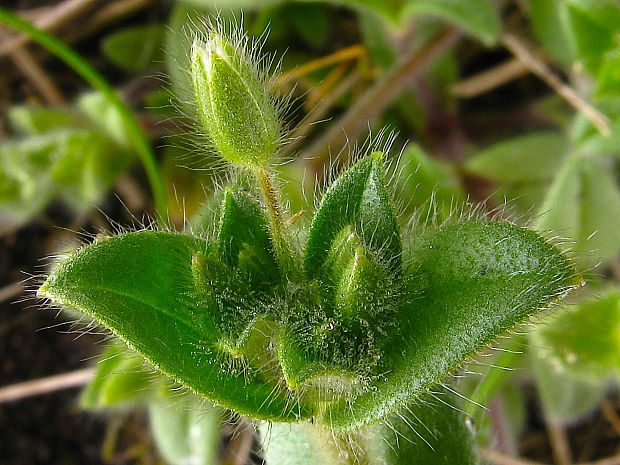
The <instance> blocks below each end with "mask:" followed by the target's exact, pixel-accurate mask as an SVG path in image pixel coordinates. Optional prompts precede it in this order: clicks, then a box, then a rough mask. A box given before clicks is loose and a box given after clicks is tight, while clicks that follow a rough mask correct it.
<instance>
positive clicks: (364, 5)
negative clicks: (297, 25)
mask: <svg viewBox="0 0 620 465" xmlns="http://www.w3.org/2000/svg"><path fill="white" fill-rule="evenodd" d="M298 1H304V2H313V1H316V0H298ZM323 1H324V2H329V3H331V4H336V5H343V6H346V7H349V8H355V9H359V10H374V11H376V12H378V13H379V14H381V15H382V16H383V17H384V18H386V19H388V20H389V21H391V22H393V23H398V22H399V21H400V12H401V10H402V5H403V0H323Z"/></svg>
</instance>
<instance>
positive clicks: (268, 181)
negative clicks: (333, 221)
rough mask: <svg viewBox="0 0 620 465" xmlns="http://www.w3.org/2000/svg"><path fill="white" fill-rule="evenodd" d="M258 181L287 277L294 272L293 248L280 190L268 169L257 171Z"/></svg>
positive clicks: (279, 257)
mask: <svg viewBox="0 0 620 465" xmlns="http://www.w3.org/2000/svg"><path fill="white" fill-rule="evenodd" d="M257 176H258V181H259V183H260V187H261V189H262V191H263V195H264V197H265V203H266V205H267V211H268V212H269V225H270V227H271V235H272V237H273V242H274V246H275V249H276V255H277V257H278V261H279V262H280V266H281V267H282V271H283V273H284V274H285V275H290V274H291V272H292V271H293V267H292V264H291V248H290V245H289V242H288V238H287V237H286V233H285V231H284V229H285V226H284V219H283V218H282V209H281V208H280V199H279V195H278V190H277V189H276V186H275V183H274V182H273V175H272V174H271V172H270V171H269V169H267V168H260V169H259V170H258V171H257Z"/></svg>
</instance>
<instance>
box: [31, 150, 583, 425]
mask: <svg viewBox="0 0 620 465" xmlns="http://www.w3.org/2000/svg"><path fill="white" fill-rule="evenodd" d="M389 197H390V196H389V193H388V191H387V189H386V187H385V184H384V174H383V168H382V160H381V155H380V154H378V153H377V154H372V155H369V156H367V157H365V158H363V159H361V160H360V161H358V162H357V163H355V164H354V165H353V166H352V167H351V168H350V169H349V170H347V171H346V172H345V173H344V174H343V175H341V176H340V177H339V178H338V179H337V180H336V181H335V182H334V183H333V184H332V185H331V187H330V188H329V189H328V191H327V192H326V193H325V195H324V197H323V199H322V202H321V205H320V207H319V209H318V211H317V212H316V215H315V217H314V220H313V222H312V226H311V228H310V231H309V233H308V238H307V242H306V247H305V251H304V253H305V256H304V259H303V266H302V264H301V259H299V258H298V257H297V256H296V255H295V254H294V252H293V253H292V255H293V256H292V257H290V259H291V261H292V263H296V261H299V262H300V263H298V266H297V267H295V266H293V267H292V268H291V267H289V268H287V267H282V266H280V263H279V260H278V258H276V254H275V253H274V246H273V243H272V238H271V237H270V233H269V227H268V224H267V220H266V217H265V213H264V209H263V207H262V206H261V204H260V203H259V202H258V201H257V200H256V198H255V197H254V196H253V195H251V194H250V193H248V192H246V191H243V190H241V189H236V188H229V189H227V190H226V191H225V192H224V195H223V200H222V205H221V212H220V227H219V231H218V232H217V234H216V235H215V236H214V237H207V238H201V237H196V236H193V235H189V234H181V233H172V232H157V231H140V232H134V233H127V234H121V235H118V236H114V237H111V238H108V239H106V240H104V241H101V242H98V243H95V244H91V245H88V246H86V247H84V248H82V249H81V250H79V251H77V252H76V253H74V254H73V255H71V256H69V257H68V258H67V259H65V260H64V261H62V262H61V263H60V264H59V265H58V266H57V267H56V268H55V269H54V271H53V272H52V274H51V275H50V276H49V278H48V279H47V281H46V282H45V283H44V284H43V286H42V287H41V288H40V290H39V295H40V296H43V297H47V298H49V299H51V300H52V301H54V302H56V303H59V304H63V305H67V306H69V307H72V308H76V309H78V310H81V311H83V312H85V313H87V314H89V315H91V316H93V317H94V318H95V319H96V320H98V321H99V322H100V323H102V324H103V325H105V326H106V327H108V328H109V329H111V330H112V331H113V332H114V333H115V334H116V335H117V336H119V337H120V338H121V339H123V340H124V341H125V342H126V343H127V344H128V345H129V346H130V347H132V348H133V349H134V350H136V351H137V352H139V353H140V354H142V355H143V356H144V357H145V358H146V359H147V360H149V361H150V362H151V363H152V364H153V365H154V366H156V367H157V368H158V369H159V370H161V371H162V372H164V373H166V374H168V375H169V376H171V377H172V378H174V379H175V380H177V381H179V382H180V383H182V384H183V385H185V386H187V387H189V388H190V389H192V390H193V391H195V392H196V393H198V394H201V395H203V396H205V397H207V398H209V399H210V400H212V401H214V402H215V403H217V404H220V405H222V406H224V407H227V408H230V409H232V410H234V411H237V412H239V413H241V414H244V415H248V416H250V417H253V418H259V419H266V420H272V421H298V420H301V419H305V418H311V417H315V418H316V419H317V420H319V421H321V422H323V423H325V424H327V425H329V426H330V427H332V428H334V429H336V430H347V429H351V428H356V427H360V426H363V425H364V424H368V423H370V422H373V421H375V420H378V419H381V418H384V417H386V416H387V415H389V414H390V413H391V412H393V411H395V410H396V409H398V408H399V407H401V406H403V405H404V404H406V403H408V402H410V401H411V400H412V399H414V398H416V397H417V396H419V395H420V394H421V393H423V392H425V391H426V390H428V389H429V388H430V387H431V386H433V385H434V384H436V383H437V382H439V381H440V379H441V378H442V377H443V376H445V375H446V374H448V373H449V372H450V371H451V370H453V369H454V368H456V367H457V366H458V365H459V364H461V363H463V362H464V361H465V360H466V359H467V358H468V357H469V356H471V355H472V354H473V353H475V352H476V351H478V350H480V349H481V348H482V347H484V346H485V345H486V344H488V343H489V342H490V341H492V340H493V339H495V338H496V337H498V336H499V335H501V334H502V333H504V332H505V331H506V330H507V329H509V328H511V327H512V326H514V325H515V324H516V323H518V322H520V321H522V320H523V319H525V318H527V317H528V316H529V315H531V314H533V313H534V312H536V311H537V310H539V309H541V308H543V307H545V306H547V305H549V304H550V303H551V302H552V301H553V300H555V299H557V298H559V297H560V296H561V295H563V294H564V293H566V292H567V291H568V290H569V289H570V288H571V287H572V286H573V285H575V283H576V276H575V272H574V270H573V267H572V266H571V265H570V263H569V262H568V261H567V259H566V258H565V257H564V256H563V255H562V254H561V253H560V252H558V250H556V248H555V247H554V246H552V245H551V244H549V243H547V242H546V241H545V240H543V239H542V238H541V237H539V236H538V235H537V234H535V233H534V232H532V231H529V230H526V229H523V228H520V227H517V226H514V225H511V224H509V223H504V222H483V221H479V220H475V221H465V222H461V223H455V224H450V225H445V226H442V227H432V226H428V227H424V228H422V227H420V228H419V229H421V231H420V232H418V231H415V232H414V233H413V234H411V233H410V234H407V235H406V237H403V238H402V239H403V240H402V241H401V235H400V234H399V231H398V226H397V222H396V220H395V218H394V214H393V211H392V207H391V203H390V198H389Z"/></svg>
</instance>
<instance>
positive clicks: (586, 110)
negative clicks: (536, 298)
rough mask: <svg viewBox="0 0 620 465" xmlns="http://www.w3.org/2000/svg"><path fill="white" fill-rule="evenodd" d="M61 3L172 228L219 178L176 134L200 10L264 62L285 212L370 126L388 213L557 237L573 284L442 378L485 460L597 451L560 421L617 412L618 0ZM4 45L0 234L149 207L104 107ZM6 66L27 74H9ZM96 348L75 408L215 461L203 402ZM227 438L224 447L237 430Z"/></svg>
mask: <svg viewBox="0 0 620 465" xmlns="http://www.w3.org/2000/svg"><path fill="white" fill-rule="evenodd" d="M35 3H36V2H35ZM69 3H70V1H69V0H65V1H64V2H60V3H58V4H54V3H51V4H43V5H38V4H34V3H33V2H25V3H23V4H22V3H20V2H17V5H16V6H15V7H16V9H20V11H22V12H25V13H29V14H30V17H31V18H33V19H34V20H35V24H36V23H37V21H39V23H40V24H45V21H44V18H45V15H44V14H43V11H45V13H46V14H49V15H53V14H54V13H56V14H61V13H62V12H61V13H59V10H61V8H66V7H67V4H69ZM73 3H77V4H79V3H80V2H73ZM82 3H83V4H86V5H82V10H80V11H79V12H78V13H79V14H77V15H75V17H76V18H78V20H79V21H82V23H80V22H79V21H77V22H76V19H75V18H69V19H68V20H67V21H66V22H68V23H69V24H73V25H74V26H75V27H74V28H73V29H71V28H68V27H65V26H64V24H65V22H62V23H60V26H58V25H56V26H55V27H56V30H55V33H56V34H58V35H59V36H60V37H62V38H63V39H64V40H66V41H69V42H73V43H76V44H77V46H78V50H80V51H82V52H83V54H84V55H85V57H86V58H87V59H88V60H90V61H91V62H92V63H93V64H94V65H95V66H96V67H97V68H99V69H101V70H102V72H103V73H104V74H105V75H106V77H107V78H108V79H110V81H111V82H112V83H113V84H114V85H115V86H117V88H118V89H119V91H120V92H121V94H122V96H123V98H124V100H125V101H126V102H127V103H128V104H129V105H130V106H131V107H132V108H133V109H134V111H135V114H136V116H137V118H138V120H139V121H140V123H141V125H142V128H143V129H144V131H145V132H146V134H147V135H148V137H149V139H150V140H151V142H152V144H153V147H155V148H156V154H157V157H158V164H159V167H160V170H161V173H162V176H163V178H164V182H165V186H166V189H167V193H168V205H167V207H168V215H169V218H170V222H171V223H172V224H173V225H175V227H177V228H182V227H183V225H184V224H185V223H186V222H187V221H189V220H190V219H191V223H192V224H193V225H194V227H195V228H201V227H202V226H201V225H203V224H205V223H208V222H209V221H211V219H212V214H211V213H210V212H211V211H212V207H211V205H212V202H213V200H210V196H211V192H213V186H214V184H216V183H218V182H220V181H221V180H222V179H223V178H224V177H225V173H226V170H225V168H224V167H223V166H222V164H221V163H220V162H218V161H217V158H216V157H214V156H213V155H211V154H209V152H208V149H207V147H206V146H205V143H204V141H203V140H202V138H201V136H200V134H196V130H195V129H194V125H193V121H192V119H193V111H194V110H193V108H192V107H191V105H189V104H188V103H187V102H188V101H189V97H188V92H190V90H189V89H190V87H191V86H190V83H189V82H188V79H189V75H188V73H187V62H188V50H189V47H190V46H191V41H192V37H191V34H192V30H194V29H195V28H196V27H198V28H200V25H201V22H202V21H203V19H202V18H208V17H210V16H214V15H218V14H219V17H220V18H221V19H222V20H224V21H232V22H235V23H238V24H239V25H240V26H241V27H243V29H244V30H245V31H247V33H248V34H249V35H251V36H257V37H261V40H262V41H263V42H264V51H265V52H269V53H276V54H277V57H278V58H277V59H276V60H275V62H273V63H265V66H266V67H268V68H270V69H271V70H274V69H276V68H278V69H279V75H278V77H277V79H275V80H274V81H273V82H272V85H273V86H274V91H276V92H278V93H279V94H281V95H282V96H283V97H287V98H290V99H291V102H292V105H291V109H290V111H289V112H288V113H287V121H288V129H289V134H288V135H289V138H288V141H287V144H286V145H285V146H284V148H283V150H282V153H281V161H282V163H281V166H280V168H279V171H280V173H279V174H280V180H281V183H282V188H283V190H284V191H285V194H286V196H287V197H288V198H289V199H290V205H289V206H288V208H289V210H290V212H291V213H295V212H299V211H302V210H305V211H308V210H312V209H313V208H314V192H315V189H319V188H321V186H322V185H323V184H322V179H323V178H324V177H326V176H329V173H330V170H331V169H334V168H336V167H338V166H340V165H342V164H343V163H345V162H346V160H347V158H348V157H349V156H350V155H349V154H350V153H351V151H354V150H355V147H362V146H364V144H365V142H364V141H365V140H367V139H366V138H367V136H368V134H369V133H372V134H374V136H372V137H374V138H380V137H381V134H382V131H383V130H382V128H387V131H388V132H390V131H393V133H392V134H393V136H390V137H389V138H388V139H389V140H390V141H391V144H392V149H391V151H390V153H389V156H388V159H389V160H390V163H391V173H392V174H393V176H394V181H393V184H394V187H395V192H396V194H395V199H396V201H397V203H398V206H399V210H400V211H401V213H402V214H403V215H402V217H403V218H405V217H408V216H409V215H410V214H415V215H416V217H417V218H418V219H419V221H420V222H424V221H433V222H441V221H443V220H445V219H446V218H448V217H450V216H451V215H459V214H466V212H468V211H469V210H470V209H471V207H468V206H467V205H478V208H479V209H480V210H481V211H482V212H485V213H486V214H488V215H489V216H499V217H502V218H507V219H510V220H512V221H515V222H517V223H520V224H523V225H527V226H529V227H531V228H534V229H536V230H538V231H540V232H542V233H543V234H545V235H547V236H548V237H549V238H552V239H553V240H554V241H556V242H557V243H558V244H561V246H562V247H565V248H567V249H568V250H569V253H570V254H571V256H572V257H573V259H574V260H575V262H576V263H577V264H578V266H579V268H580V270H581V272H582V274H583V276H584V279H585V280H586V281H587V286H585V287H584V288H583V289H581V290H580V291H578V292H577V293H575V294H574V295H573V296H572V297H571V298H570V300H569V301H568V302H566V303H564V304H562V306H561V307H559V308H556V309H554V310H553V312H551V313H549V315H548V316H546V317H543V321H542V322H543V323H544V324H540V325H539V324H536V325H533V326H531V327H524V328H518V329H517V330H516V331H515V332H514V333H512V334H509V335H506V337H505V338H503V339H502V340H500V341H498V342H497V344H496V347H495V349H497V350H494V351H489V352H487V353H484V354H481V356H480V357H479V360H476V361H474V362H472V364H471V365H470V366H469V368H468V369H469V370H470V371H473V372H476V373H478V374H479V375H467V376H463V377H456V378H455V381H454V384H455V386H456V388H457V389H458V390H459V392H460V393H461V394H462V395H463V396H464V397H466V398H467V399H470V401H466V402H464V406H463V408H464V410H465V412H466V413H467V414H469V415H470V416H471V419H472V422H473V424H475V427H476V430H477V438H478V441H479V444H480V447H481V451H483V452H484V451H486V455H485V453H483V457H486V459H488V460H490V461H494V459H493V457H495V456H493V453H499V454H502V456H518V455H519V454H525V455H527V454H529V455H530V456H532V458H536V459H539V460H541V461H544V460H547V461H548V460H554V461H555V463H560V464H563V465H564V464H569V463H573V460H578V459H581V460H586V459H588V458H594V457H601V456H602V455H605V454H607V455H609V453H610V451H609V450H607V449H605V450H604V451H603V450H601V451H600V452H598V451H597V447H596V446H594V447H591V449H593V450H589V451H585V452H584V451H583V450H582V449H580V448H579V447H580V446H579V447H578V445H577V444H578V441H575V440H574V438H572V437H569V436H567V431H573V430H574V429H575V428H577V427H578V425H580V424H583V423H584V422H585V423H587V422H588V421H591V418H592V416H593V415H594V413H593V412H596V411H599V410H601V409H602V411H603V412H604V413H605V415H607V417H608V418H611V420H610V421H612V423H613V421H617V422H618V423H617V424H616V427H618V426H619V425H620V420H619V419H618V416H617V415H616V413H615V410H614V408H611V409H610V402H611V400H613V399H616V398H617V386H618V379H619V378H618V373H619V369H620V357H619V354H620V287H619V282H618V281H619V280H620V257H619V252H620V190H619V178H618V175H619V171H618V160H619V155H620V2H618V1H617V0H340V1H322V2H320V1H285V0H219V1H213V0H186V1H177V2H171V1H166V2H156V1H146V0H145V1H142V2H137V3H136V2H134V3H136V5H135V6H133V9H131V8H127V9H126V10H125V14H124V15H120V14H117V16H114V14H115V13H114V11H115V10H111V9H110V8H111V7H112V6H114V5H116V7H117V9H120V8H122V7H123V6H125V7H126V6H127V5H125V3H127V2H126V1H125V2H123V1H116V2H111V3H110V4H103V5H100V6H98V7H97V8H100V9H99V10H97V8H93V6H92V5H90V4H97V3H101V2H96V1H94V2H90V4H88V2H82ZM138 3H139V4H138ZM33 7H37V8H39V9H40V10H39V12H37V9H36V8H33ZM89 8H90V10H89ZM106 8H107V10H106ZM45 9H47V10H45ZM106 12H107V15H108V16H107V17H105V16H103V13H106ZM87 13H88V14H87ZM80 15H81V16H80ZM89 15H90V16H89ZM98 15H99V16H98ZM80 18H81V19H80ZM89 18H91V19H89ZM92 18H95V20H93V19H92ZM97 18H98V19H97ZM106 18H107V19H106ZM57 21H58V20H57ZM71 21H73V23H71ZM97 21H99V22H97ZM80 26H81V27H82V29H80ZM89 26H90V27H91V30H90V31H89V30H88V27H89ZM41 27H43V26H41ZM48 28H51V29H54V28H52V27H48ZM3 32H4V31H3ZM14 38H15V36H11V35H8V31H7V34H3V35H2V36H1V37H0V39H1V40H2V41H4V42H1V43H0V56H3V58H2V59H4V60H7V56H8V57H9V58H11V59H12V60H13V61H14V62H15V64H17V65H18V66H17V67H14V68H15V69H13V68H11V71H10V72H8V71H7V72H6V73H4V74H5V76H3V77H2V78H1V79H2V80H1V81H0V82H2V84H1V86H0V88H1V89H2V126H1V129H2V132H1V133H0V135H1V136H2V140H1V141H0V234H2V237H3V238H7V237H11V236H12V235H15V234H20V231H24V230H27V228H28V227H31V225H33V224H50V223H53V224H57V225H59V226H61V227H63V228H65V227H68V228H71V229H74V230H84V231H86V232H93V231H98V230H99V229H104V230H105V229H110V228H116V227H117V225H121V226H122V225H128V224H131V223H132V222H135V221H136V220H138V221H139V220H141V219H142V218H145V217H147V216H148V215H153V214H154V211H153V208H152V205H151V202H150V201H149V195H150V194H149V192H148V184H147V183H146V181H145V177H144V174H143V172H142V171H141V169H140V167H139V166H137V165H136V163H135V162H136V160H137V157H136V155H135V150H134V148H133V147H132V144H131V142H130V140H129V137H128V135H127V133H126V130H125V127H124V126H123V124H122V120H121V118H120V116H119V114H118V113H117V111H116V109H115V108H114V107H113V106H111V105H110V104H109V102H108V101H107V100H106V98H105V97H104V96H102V95H101V94H99V93H96V92H92V91H90V90H88V89H86V88H85V86H84V85H83V84H81V83H79V82H77V81H76V80H71V79H68V78H67V77H66V76H65V74H67V73H70V71H68V69H65V68H62V67H59V66H58V64H57V63H54V62H53V61H50V57H49V56H47V55H45V54H43V53H42V52H41V51H40V50H38V49H36V48H35V47H30V46H29V45H28V44H21V45H20V44H18V45H17V46H15V45H11V43H10V40H12V39H14ZM83 43H85V45H80V44H83ZM6 44H8V45H6ZM11 47H12V48H11ZM30 49H32V51H29V50H30ZM284 50H285V51H286V52H285V53H284V54H282V53H281V51H284ZM15 54H17V55H20V54H22V57H21V59H20V58H19V57H17V58H16V57H15ZM24 57H26V58H28V57H29V58H30V59H31V60H32V61H34V65H33V64H32V63H31V66H30V68H28V66H26V68H24V67H23V61H24ZM33 57H34V58H33ZM37 61H38V62H40V63H42V64H39V63H37ZM20 62H21V63H22V66H21V67H20V65H19V63H20ZM47 62H49V64H48V63H47ZM33 66H34V68H33ZM3 67H5V68H4V69H8V68H9V65H8V64H4V65H3ZM24 69H25V71H24ZM28 69H30V71H28ZM33 69H34V71H33ZM46 69H48V71H47V72H46ZM37 71H38V72H39V73H42V74H43V77H42V78H39V79H37V78H36V73H37ZM33 73H34V74H33ZM24 76H25V77H26V82H25V83H24V82H22V81H23V80H24ZM377 134H379V135H377ZM383 134H384V137H385V133H383ZM205 197H206V198H207V200H206V201H205ZM119 203H121V204H122V205H124V206H123V207H122V208H120V207H119V206H118V204H119ZM59 211H60V212H62V213H60V214H59V213H58V212H59ZM463 212H465V213H463ZM310 217H311V215H309V214H306V215H302V216H301V219H300V221H308V219H309V218H310ZM3 240H4V239H3ZM8 243H9V242H7V241H5V242H4V244H8ZM52 252H53V250H50V249H46V250H45V253H52ZM17 266H19V264H18V265H17ZM24 266H25V267H26V268H28V266H27V265H22V269H23V267H24ZM13 271H14V269H13V268H11V269H8V270H7V271H6V272H5V275H6V278H5V279H6V281H5V283H9V282H10V280H11V279H15V278H14V276H15V275H14V274H11V273H12V272H13ZM536 323H539V322H536ZM101 360H103V362H102V363H100V364H99V365H98V366H97V373H96V375H95V378H94V380H93V381H92V382H91V384H90V385H89V386H88V387H87V388H86V390H85V391H84V392H83V394H82V397H81V404H82V406H84V407H86V408H90V409H114V410H116V411H117V412H124V411H126V409H127V408H128V407H134V406H136V405H142V406H147V407H148V412H149V416H150V419H151V425H152V428H153V434H154V437H155V439H156V440H157V442H158V444H159V448H160V451H161V454H162V456H163V457H164V458H165V460H166V461H167V462H168V463H170V464H173V465H177V464H183V463H195V464H209V463H213V460H214V458H213V457H216V456H219V457H228V455H226V453H222V452H221V450H220V452H218V447H219V448H220V449H221V447H220V440H219V439H218V434H220V433H222V431H224V433H225V432H226V428H225V427H224V428H223V429H222V427H221V421H220V420H221V418H220V417H221V416H222V414H223V413H222V412H221V411H220V410H219V409H216V408H214V407H211V406H207V405H204V404H200V409H203V410H205V411H204V412H202V411H197V410H188V409H187V408H183V406H182V405H177V407H178V408H177V409H172V410H171V409H169V408H168V409H167V408H162V403H165V402H166V399H167V398H169V397H170V393H171V392H174V390H175V387H174V386H173V385H171V383H170V381H169V380H166V379H162V378H161V377H160V376H159V375H155V374H154V372H152V370H151V369H150V368H148V367H145V366H144V364H143V362H142V361H141V360H136V359H135V358H133V356H132V355H131V354H127V353H125V352H124V351H122V350H121V349H119V348H118V347H117V346H114V345H113V346H111V347H109V348H108V349H107V352H106V353H105V354H104V355H103V356H102V359H101ZM465 372H466V370H465V371H463V372H462V374H464V373H465ZM112 373H114V374H116V375H115V376H110V374H112ZM533 392H534V393H535V394H532V393H533ZM532 397H534V398H535V399H537V402H538V404H537V405H539V408H540V412H542V414H540V415H539V416H538V417H536V415H534V414H533V413H532ZM174 399H175V401H174V403H175V404H182V403H184V402H187V403H189V404H192V403H194V404H195V403H196V402H197V400H196V399H194V398H192V397H191V396H187V398H186V399H185V398H184V399H183V400H179V399H178V398H176V397H175V398H174ZM478 404H482V405H485V406H487V407H488V409H487V410H483V409H482V408H480V407H479V405H478ZM192 405H193V404H192ZM611 405H612V407H613V404H611ZM192 415H193V416H198V417H199V419H200V421H198V422H196V421H194V420H192V419H191V418H189V416H192ZM533 415H534V417H536V418H542V419H543V423H544V424H545V426H546V429H547V432H548V435H549V438H550V443H551V447H550V448H548V450H547V449H545V448H544V447H541V448H538V449H536V448H531V447H530V449H528V448H527V445H526V444H525V445H524V440H523V438H524V437H528V436H527V433H528V431H530V430H532V429H533V428H534V429H535V428H536V427H537V426H536V423H535V420H533V419H532V416H533ZM235 421H237V420H235V419H232V420H229V423H228V424H229V425H230V424H232V423H234V422H235ZM196 425H199V426H196ZM218 425H220V426H218ZM192 428H193V429H192ZM190 429H191V434H196V435H198V436H200V437H204V438H205V439H204V441H203V442H202V443H201V444H202V446H201V447H198V448H196V443H195V442H194V441H189V442H188V441H184V439H183V438H186V437H187V435H188V434H190ZM218 431H219V433H218ZM618 433H620V431H617V432H616V434H618ZM227 437H228V439H227V441H228V442H226V443H227V444H233V445H234V447H237V448H239V447H241V446H240V445H239V442H240V441H241V442H242V440H245V439H244V438H245V436H244V435H243V434H239V436H238V437H237V436H234V435H233V434H229V435H228V436H227ZM530 437H531V435H530ZM173 438H177V439H173ZM231 438H232V439H231ZM239 438H241V439H239ZM571 441H572V442H571ZM246 442H247V440H246ZM579 444H581V443H579ZM108 446H109V444H108ZM231 447H232V446H231ZM245 447H246V448H247V447H248V446H247V444H246V446H245ZM571 447H572V451H571ZM113 449H114V447H112V450H113ZM250 449H251V447H250ZM540 449H543V451H542V452H541V451H540ZM545 450H546V452H545ZM489 451H490V452H489ZM611 452H612V453H613V452H614V451H611ZM107 453H108V455H109V456H113V455H114V454H113V453H111V452H110V449H108V452H107ZM551 455H552V457H553V458H551ZM571 455H573V457H571ZM142 459H143V460H147V458H145V457H144V456H143V457H142ZM142 459H141V460H142ZM495 459H497V457H495ZM226 460H228V459H226ZM256 460H258V459H256ZM231 463H240V462H231ZM497 463H500V462H497ZM506 463H508V462H506Z"/></svg>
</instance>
